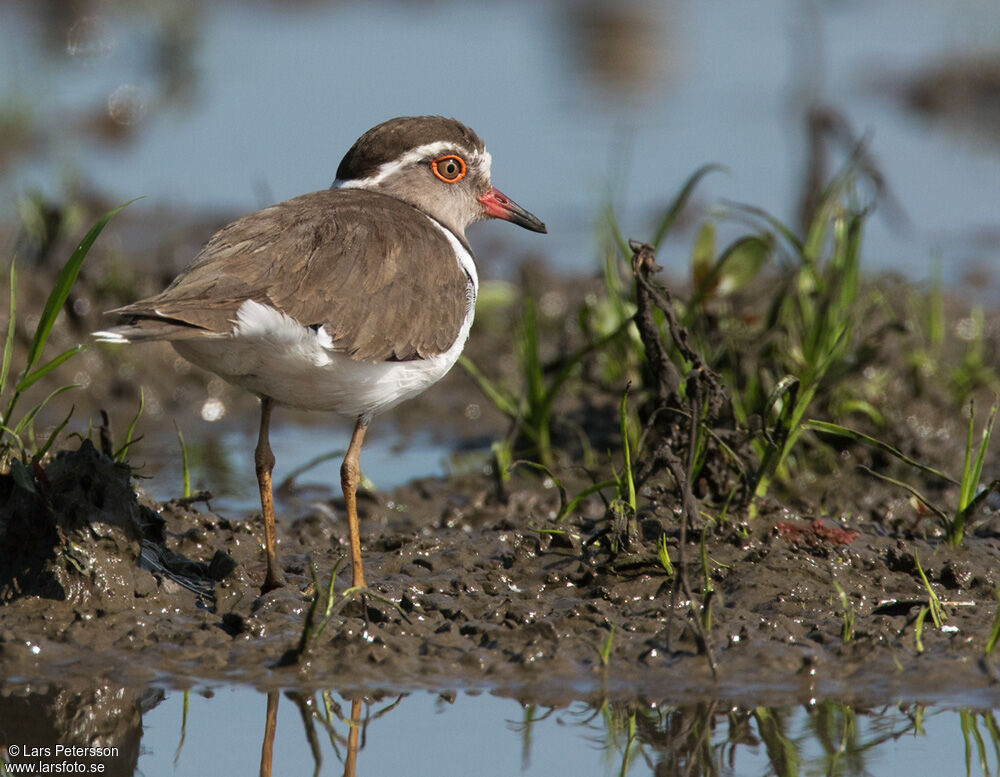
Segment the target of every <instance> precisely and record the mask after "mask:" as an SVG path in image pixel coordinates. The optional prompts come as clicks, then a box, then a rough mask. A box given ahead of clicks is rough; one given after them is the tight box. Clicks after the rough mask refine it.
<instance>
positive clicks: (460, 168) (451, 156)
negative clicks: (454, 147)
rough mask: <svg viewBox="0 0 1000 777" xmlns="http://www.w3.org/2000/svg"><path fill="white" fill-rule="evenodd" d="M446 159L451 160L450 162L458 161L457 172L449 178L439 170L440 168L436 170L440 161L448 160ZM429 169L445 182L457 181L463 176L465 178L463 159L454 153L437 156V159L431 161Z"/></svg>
mask: <svg viewBox="0 0 1000 777" xmlns="http://www.w3.org/2000/svg"><path fill="white" fill-rule="evenodd" d="M448 161H452V162H457V163H458V173H456V174H455V175H454V176H452V177H451V178H449V177H448V176H447V175H445V174H444V173H443V172H441V171H440V170H438V165H439V164H442V163H444V162H448ZM431 171H432V172H433V173H434V175H436V176H437V177H438V178H440V179H441V180H442V181H444V182H445V183H457V182H458V181H461V180H462V179H463V178H465V173H466V169H465V160H464V159H462V157H460V156H455V155H454V154H447V155H445V156H439V157H438V158H437V159H435V160H434V161H433V162H431Z"/></svg>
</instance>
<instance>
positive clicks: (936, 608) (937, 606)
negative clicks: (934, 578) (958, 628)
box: [913, 550, 945, 629]
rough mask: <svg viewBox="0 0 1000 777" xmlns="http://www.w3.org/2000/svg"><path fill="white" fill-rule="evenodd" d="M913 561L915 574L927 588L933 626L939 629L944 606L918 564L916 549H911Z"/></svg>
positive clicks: (943, 617) (943, 616)
mask: <svg viewBox="0 0 1000 777" xmlns="http://www.w3.org/2000/svg"><path fill="white" fill-rule="evenodd" d="M913 563H914V564H916V566H917V574H919V575H920V580H921V581H922V582H923V584H924V588H925V589H926V590H927V606H928V607H929V608H930V611H931V620H933V621H934V627H935V628H938V629H940V628H941V624H942V623H944V621H945V614H944V608H943V607H942V606H941V600H940V599H939V598H938V595H937V594H936V593H934V589H933V588H931V583H930V580H928V579H927V575H926V574H924V568H923V567H922V566H920V556H919V555H918V553H917V551H915V550H914V551H913Z"/></svg>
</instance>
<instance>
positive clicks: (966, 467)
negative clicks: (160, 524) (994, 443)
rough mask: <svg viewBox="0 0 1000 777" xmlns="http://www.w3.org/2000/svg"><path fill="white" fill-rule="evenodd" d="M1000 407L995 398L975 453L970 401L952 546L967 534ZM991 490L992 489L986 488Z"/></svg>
mask: <svg viewBox="0 0 1000 777" xmlns="http://www.w3.org/2000/svg"><path fill="white" fill-rule="evenodd" d="M998 409H1000V402H998V401H997V400H994V402H993V405H992V406H991V407H990V412H989V415H988V416H987V418H986V423H985V424H984V425H983V431H982V435H981V436H980V439H979V446H978V447H977V448H976V450H975V453H973V444H974V433H975V427H974V422H975V405H974V404H973V403H972V402H970V403H969V427H968V432H967V434H966V440H965V460H964V462H963V464H962V480H961V485H960V487H959V497H958V509H957V510H956V512H955V517H954V520H953V522H952V530H951V532H949V536H948V543H949V544H950V545H952V546H955V547H957V546H959V545H961V544H962V539H963V537H964V535H965V523H966V519H967V518H968V517H969V514H970V512H971V508H973V507H974V506H975V505H976V504H977V502H978V500H977V499H976V489H977V488H978V487H979V480H980V478H981V477H982V474H983V464H984V463H985V461H986V451H987V449H988V448H989V445H990V437H991V436H992V435H993V427H994V425H995V424H996V418H997V410H998ZM986 490H987V491H989V490H990V489H986Z"/></svg>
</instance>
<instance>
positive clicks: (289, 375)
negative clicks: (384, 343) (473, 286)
mask: <svg viewBox="0 0 1000 777" xmlns="http://www.w3.org/2000/svg"><path fill="white" fill-rule="evenodd" d="M473 312H474V311H473V305H472V304H471V300H470V305H469V312H468V314H467V315H466V317H465V321H464V322H463V324H462V328H461V330H460V331H459V333H458V337H457V338H455V342H454V343H453V344H452V345H451V347H450V348H449V349H448V350H447V351H445V352H444V353H441V354H438V355H437V356H431V357H429V358H427V359H414V360H411V361H402V362H396V361H391V362H365V361H356V360H354V359H352V358H350V357H349V356H346V355H345V354H343V353H338V352H337V351H334V350H333V349H332V342H331V340H330V337H329V335H328V334H327V333H326V332H325V331H324V330H323V329H320V330H319V331H315V330H313V329H311V328H309V327H304V326H302V325H301V324H300V323H299V322H297V321H295V320H294V319H292V318H290V317H289V316H286V315H285V314H284V313H281V312H280V311H278V310H275V309H274V308H271V307H268V306H267V305H261V304H259V303H257V302H253V301H251V300H247V301H246V302H244V303H243V304H242V305H241V306H240V309H239V311H238V312H237V321H236V326H235V327H234V329H233V333H232V334H231V335H227V336H224V337H219V338H211V339H208V338H206V339H197V340H178V341H175V342H174V343H173V346H174V349H175V350H176V351H177V353H179V354H180V355H181V356H183V357H184V358H185V359H187V360H188V361H190V362H193V363H194V364H196V365H198V366H199V367H202V368H204V369H206V370H208V371H210V372H214V373H215V374H216V375H218V376H219V377H221V378H223V379H224V380H226V381H227V382H229V383H232V384H233V385H236V386H239V387H240V388H243V389H246V390H247V391H250V392H252V393H254V394H257V395H259V396H268V397H271V398H272V399H274V401H275V402H277V403H279V404H282V405H288V406H290V407H297V408H302V409H306V410H327V411H330V412H334V413H340V414H342V415H346V416H350V417H352V418H357V417H360V416H372V415H375V414H377V413H381V412H382V411H383V410H388V409H389V408H391V407H393V406H394V405H396V404H398V403H400V402H402V401H404V400H406V399H409V398H410V397H413V396H416V395H417V394H419V393H420V392H422V391H424V390H425V389H426V388H428V387H429V386H431V385H433V384H434V383H437V381H439V380H441V378H443V377H444V376H445V375H446V374H447V372H448V370H450V369H451V368H452V367H453V366H454V364H455V362H456V361H457V360H458V357H459V354H461V353H462V349H463V348H464V347H465V341H466V340H467V339H468V337H469V329H470V328H471V326H472V318H473Z"/></svg>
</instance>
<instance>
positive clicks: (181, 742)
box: [174, 688, 191, 766]
mask: <svg viewBox="0 0 1000 777" xmlns="http://www.w3.org/2000/svg"><path fill="white" fill-rule="evenodd" d="M190 699H191V690H190V689H189V688H185V689H184V705H183V707H182V708H181V737H180V740H178V742H177V751H176V752H175V753H174V766H176V765H177V761H178V759H180V757H181V750H183V749H184V739H185V738H186V737H187V720H188V707H189V706H190Z"/></svg>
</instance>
